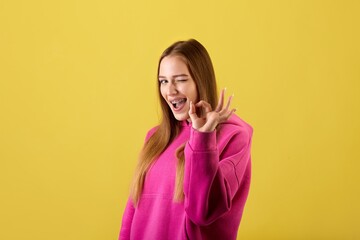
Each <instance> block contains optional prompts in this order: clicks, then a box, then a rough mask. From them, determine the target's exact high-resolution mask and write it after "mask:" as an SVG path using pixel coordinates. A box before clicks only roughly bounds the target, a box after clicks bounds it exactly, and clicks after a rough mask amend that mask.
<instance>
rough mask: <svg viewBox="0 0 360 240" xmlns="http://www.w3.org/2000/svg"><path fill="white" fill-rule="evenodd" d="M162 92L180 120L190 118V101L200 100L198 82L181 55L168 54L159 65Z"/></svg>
mask: <svg viewBox="0 0 360 240" xmlns="http://www.w3.org/2000/svg"><path fill="white" fill-rule="evenodd" d="M159 82H160V92H161V95H162V97H163V98H164V99H165V101H166V102H167V104H168V105H169V107H170V109H171V111H172V112H173V114H174V116H175V118H176V119H177V120H178V121H183V120H187V119H189V108H190V105H189V103H190V101H192V102H193V103H194V104H195V103H197V102H198V94H197V89H196V84H195V82H194V80H193V79H192V78H191V75H190V73H189V70H188V68H187V66H186V64H185V62H184V60H183V59H182V58H181V57H180V56H176V55H174V56H171V55H170V56H167V57H165V58H163V59H162V61H161V62H160V67H159Z"/></svg>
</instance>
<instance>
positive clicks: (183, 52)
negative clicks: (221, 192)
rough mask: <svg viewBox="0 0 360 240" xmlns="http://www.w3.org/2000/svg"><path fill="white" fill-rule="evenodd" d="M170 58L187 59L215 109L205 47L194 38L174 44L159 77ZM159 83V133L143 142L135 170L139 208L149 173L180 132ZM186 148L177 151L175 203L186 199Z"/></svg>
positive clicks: (200, 90) (211, 72)
mask: <svg viewBox="0 0 360 240" xmlns="http://www.w3.org/2000/svg"><path fill="white" fill-rule="evenodd" d="M169 55H172V56H173V55H177V56H181V57H182V58H183V59H184V61H185V63H186V65H187V67H188V70H189V73H190V75H191V77H192V79H193V80H194V81H195V84H196V87H197V91H198V97H199V99H201V100H205V101H207V102H208V103H209V104H210V105H211V106H212V108H213V109H215V107H216V104H217V100H218V95H217V88H216V79H215V72H214V68H213V65H212V62H211V59H210V56H209V54H208V52H207V50H206V49H205V48H204V46H203V45H201V44H200V43H199V42H198V41H196V40H195V39H190V40H188V41H178V42H175V43H174V44H172V45H171V46H170V47H168V48H167V49H166V50H165V51H164V52H163V54H162V55H161V57H160V59H159V63H158V71H157V76H159V68H160V64H161V61H162V59H163V58H164V57H167V56H169ZM157 82H158V95H159V99H160V105H161V110H162V119H161V122H160V125H159V126H158V128H157V130H156V131H155V132H154V133H153V135H152V136H150V138H149V139H148V140H147V141H146V142H145V143H144V146H143V148H142V150H141V152H140V155H139V161H138V165H137V167H136V170H135V174H134V180H133V186H132V189H131V196H132V200H133V202H134V204H135V205H137V204H138V202H139V200H140V196H141V193H142V190H143V187H144V181H145V176H146V173H147V171H148V170H149V168H150V166H151V165H152V164H153V163H154V162H155V161H156V159H157V158H158V157H159V155H160V154H161V153H162V152H163V151H164V150H165V149H166V147H167V146H168V145H169V144H170V143H171V142H172V141H173V140H174V138H175V137H176V136H177V135H178V133H179V130H180V122H179V121H177V120H176V119H175V117H174V115H173V113H172V111H171V109H170V108H169V106H168V104H167V103H166V101H165V100H164V99H163V97H162V96H161V93H160V83H159V81H157ZM184 148H185V143H183V144H182V145H181V146H180V147H179V148H178V149H177V150H176V152H175V156H176V158H177V160H178V163H177V167H176V180H175V191H174V200H175V201H182V200H183V198H184V191H183V179H184V165H185V156H184Z"/></svg>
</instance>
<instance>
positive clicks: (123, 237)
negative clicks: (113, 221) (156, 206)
mask: <svg viewBox="0 0 360 240" xmlns="http://www.w3.org/2000/svg"><path fill="white" fill-rule="evenodd" d="M134 212H135V208H134V205H133V203H132V201H131V199H130V198H129V199H128V201H127V204H126V207H125V211H124V215H123V218H122V223H121V229H120V234H119V240H129V239H130V232H131V223H132V220H133V217H134Z"/></svg>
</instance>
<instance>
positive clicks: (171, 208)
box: [119, 114, 253, 240]
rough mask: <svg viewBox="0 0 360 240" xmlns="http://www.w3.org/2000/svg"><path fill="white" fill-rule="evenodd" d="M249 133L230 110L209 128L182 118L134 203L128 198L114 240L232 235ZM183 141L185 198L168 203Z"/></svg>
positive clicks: (243, 193) (247, 165)
mask: <svg viewBox="0 0 360 240" xmlns="http://www.w3.org/2000/svg"><path fill="white" fill-rule="evenodd" d="M154 131H155V128H153V129H151V130H150V131H149V133H148V135H147V138H148V137H149V136H150V135H151V134H152V133H153V132H154ZM252 133H253V129H252V127H251V126H250V125H249V124H247V123H246V122H244V121H243V120H242V119H240V118H239V117H237V116H236V115H235V114H233V116H231V118H230V119H229V120H228V121H227V122H225V123H223V124H221V125H220V126H219V127H218V129H217V130H215V131H213V132H210V133H202V132H198V131H196V130H195V129H193V128H192V127H191V124H189V123H187V122H183V124H182V127H181V131H180V133H179V135H178V136H177V137H176V139H175V140H174V141H173V142H172V143H171V144H170V145H169V147H168V148H167V149H166V150H165V151H164V152H163V153H162V154H161V155H160V156H159V158H158V159H157V161H156V162H155V163H154V164H153V165H152V167H151V168H150V170H149V172H148V173H147V175H146V179H145V184H144V190H143V193H142V196H141V198H140V202H139V205H138V207H137V208H134V206H133V204H132V201H131V199H129V200H128V203H127V205H126V208H125V212H124V215H123V219H122V226H121V230H120V235H119V240H127V239H132V240H144V239H145V240H147V239H149V240H153V239H154V240H168V239H171V240H182V239H191V240H193V239H194V240H198V239H199V240H201V239H206V240H208V239H209V240H212V239H214V240H218V239H226V240H231V239H236V235H237V230H238V228H239V225H240V220H241V217H242V213H243V209H244V206H245V202H246V199H247V196H248V192H249V187H250V177H251V139H252ZM184 142H186V146H185V175H184V193H185V200H184V201H183V202H174V201H173V193H174V185H175V171H176V162H177V160H176V158H175V155H174V153H175V150H176V149H177V148H178V147H179V146H180V145H181V144H182V143H184Z"/></svg>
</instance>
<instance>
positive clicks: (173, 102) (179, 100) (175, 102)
mask: <svg viewBox="0 0 360 240" xmlns="http://www.w3.org/2000/svg"><path fill="white" fill-rule="evenodd" d="M182 101H185V100H184V99H178V100H174V101H171V103H172V104H177V103H179V102H182Z"/></svg>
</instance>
